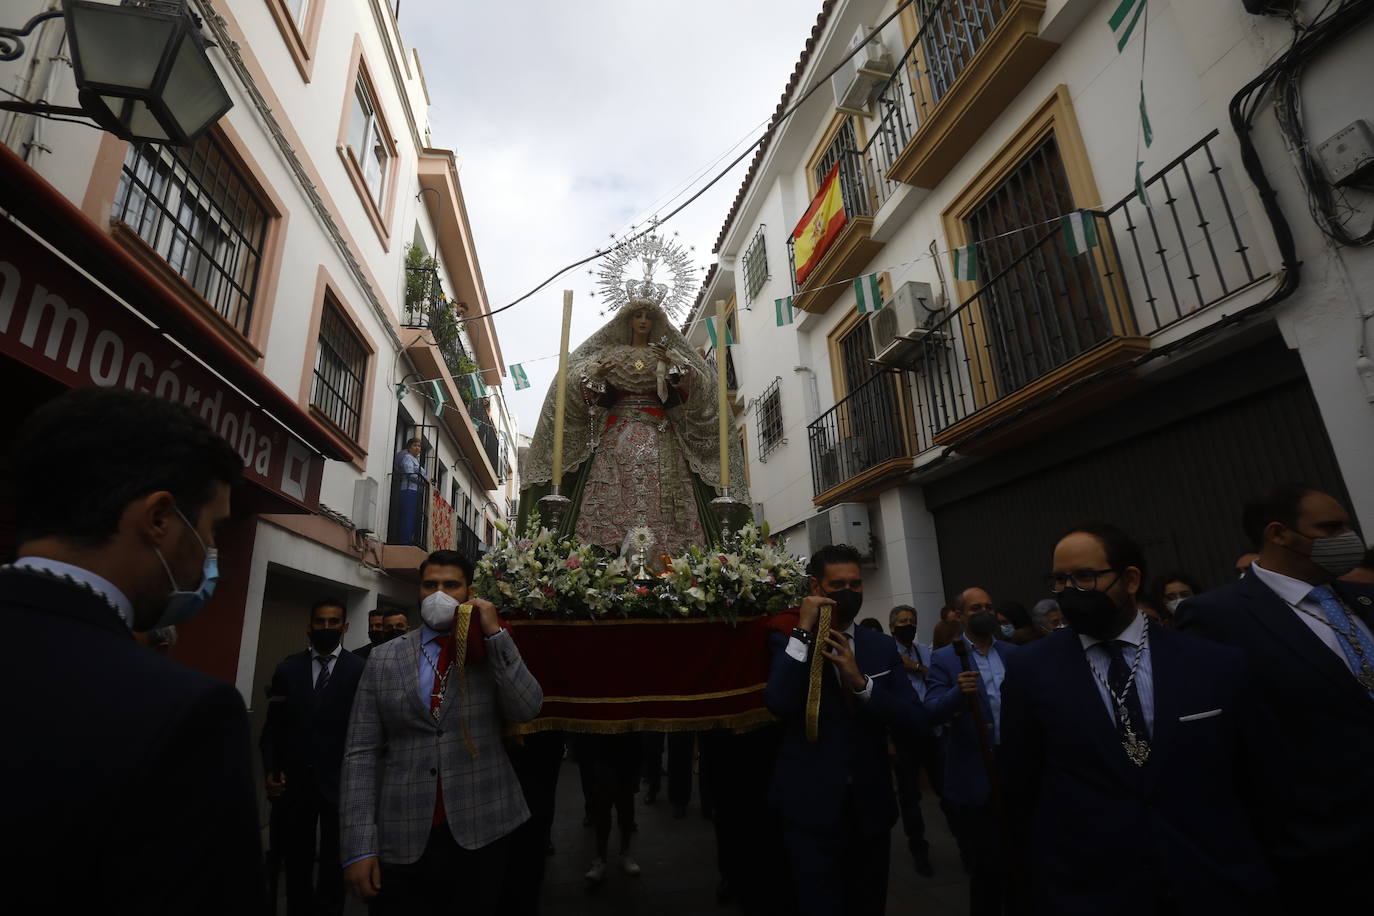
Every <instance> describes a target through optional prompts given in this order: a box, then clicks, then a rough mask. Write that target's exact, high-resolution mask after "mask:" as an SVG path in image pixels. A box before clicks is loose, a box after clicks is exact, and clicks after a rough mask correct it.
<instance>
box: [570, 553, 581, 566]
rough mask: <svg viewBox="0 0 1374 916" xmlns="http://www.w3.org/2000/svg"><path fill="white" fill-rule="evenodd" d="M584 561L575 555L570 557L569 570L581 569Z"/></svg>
mask: <svg viewBox="0 0 1374 916" xmlns="http://www.w3.org/2000/svg"><path fill="white" fill-rule="evenodd" d="M581 568H582V560H581V559H580V558H579V557H577V556H576V555H575V554H574V555H572V556H569V557H568V569H581Z"/></svg>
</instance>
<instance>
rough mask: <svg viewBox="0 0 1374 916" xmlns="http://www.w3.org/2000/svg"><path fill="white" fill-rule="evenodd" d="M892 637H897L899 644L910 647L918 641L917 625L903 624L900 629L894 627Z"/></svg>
mask: <svg viewBox="0 0 1374 916" xmlns="http://www.w3.org/2000/svg"><path fill="white" fill-rule="evenodd" d="M892 635H893V636H894V637H896V639H897V642H899V643H901V644H902V645H904V646H905V645H910V644H911V642H912V641H914V640H915V639H916V624H914V623H906V624H902V625H901V626H900V627H893V628H892Z"/></svg>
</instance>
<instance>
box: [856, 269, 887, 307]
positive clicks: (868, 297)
mask: <svg viewBox="0 0 1374 916" xmlns="http://www.w3.org/2000/svg"><path fill="white" fill-rule="evenodd" d="M854 304H855V305H856V306H857V307H858V309H859V314H860V315H862V314H863V313H864V312H876V311H878V309H880V308H882V307H883V294H882V292H881V291H880V290H879V289H878V275H877V274H869V275H868V276H866V277H859V278H857V279H856V280H855V281H854Z"/></svg>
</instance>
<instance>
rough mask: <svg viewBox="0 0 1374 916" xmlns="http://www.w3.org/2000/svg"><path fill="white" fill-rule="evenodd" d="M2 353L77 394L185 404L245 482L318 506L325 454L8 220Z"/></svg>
mask: <svg viewBox="0 0 1374 916" xmlns="http://www.w3.org/2000/svg"><path fill="white" fill-rule="evenodd" d="M188 349H189V348H188ZM0 353H3V354H4V355H5V356H8V357H11V358H12V359H15V360H17V361H19V362H21V363H23V364H24V365H26V366H29V367H30V368H32V369H36V370H37V371H39V372H41V373H43V374H44V375H46V376H48V377H49V378H52V379H54V380H56V381H58V382H60V383H62V384H64V385H67V386H68V387H71V388H83V387H90V386H99V387H104V388H112V387H123V388H128V389H131V390H136V391H144V392H147V393H150V394H154V395H156V396H157V397H160V398H165V399H167V400H169V401H176V402H178V403H181V404H185V405H186V406H187V407H189V408H190V409H191V410H193V411H195V412H196V413H198V414H199V415H200V416H201V418H202V419H204V420H205V421H206V422H207V423H209V424H210V425H211V426H212V427H214V428H215V429H216V430H217V431H218V432H219V434H220V435H221V436H223V437H224V438H225V440H227V441H228V442H229V443H230V444H231V445H233V446H234V448H235V449H236V450H237V451H238V453H239V454H240V455H241V456H243V473H244V477H246V478H247V479H249V480H251V481H253V482H254V483H256V484H258V485H259V486H261V487H263V488H265V489H267V490H269V491H270V492H272V493H275V494H277V495H279V496H281V497H283V498H284V499H286V500H288V501H290V502H292V503H295V504H296V505H298V506H300V507H302V508H304V509H307V510H310V509H313V508H314V507H315V506H316V505H317V504H318V502H319V496H320V480H321V478H322V476H323V474H324V458H323V457H322V456H320V455H319V454H318V453H317V452H315V450H314V449H312V448H310V447H309V446H308V445H306V444H305V443H304V442H302V441H301V440H300V439H298V438H297V437H296V436H294V435H292V434H291V433H290V432H288V431H287V430H286V428H284V427H283V426H282V425H281V424H280V423H279V422H277V420H276V419H275V418H273V417H272V416H271V415H269V414H267V413H266V412H264V411H263V410H262V409H261V408H260V407H258V406H257V405H256V404H254V403H253V402H252V401H250V400H248V399H247V398H246V397H244V396H243V395H242V394H241V393H239V391H238V389H236V388H235V387H233V386H232V385H230V384H228V383H227V382H225V381H224V380H223V379H221V378H220V377H219V376H218V375H216V374H215V373H213V372H211V371H209V370H208V369H206V368H205V366H204V365H202V364H201V363H200V361H199V360H197V359H196V358H195V357H192V356H191V355H190V354H189V353H187V352H186V351H185V350H183V349H181V347H180V346H178V344H176V343H173V342H172V341H171V340H169V339H168V338H167V337H166V336H164V335H163V333H162V332H161V331H159V330H158V329H157V328H155V327H153V326H151V325H149V324H148V323H147V321H146V320H144V319H143V318H142V317H141V316H139V315H137V314H135V313H134V312H131V311H130V310H129V309H127V308H125V307H124V305H123V304H122V303H120V302H118V301H116V300H114V299H112V298H111V297H110V296H109V295H108V294H106V293H105V292H104V291H102V290H101V289H100V288H99V287H97V286H96V285H95V284H94V283H92V282H91V281H90V280H88V279H87V278H86V277H85V276H83V275H82V274H81V273H80V272H79V271H78V270H76V269H74V268H73V267H72V266H71V265H69V264H68V263H67V262H66V261H64V260H62V259H61V258H60V257H58V256H57V255H56V254H54V253H53V252H52V251H50V250H49V249H48V248H46V247H45V246H43V245H42V244H40V243H39V242H38V241H36V240H35V239H34V238H33V237H32V236H30V235H29V234H28V233H27V232H25V231H24V230H23V229H21V228H19V227H18V226H16V225H15V224H14V223H13V222H11V221H10V220H8V219H3V218H0Z"/></svg>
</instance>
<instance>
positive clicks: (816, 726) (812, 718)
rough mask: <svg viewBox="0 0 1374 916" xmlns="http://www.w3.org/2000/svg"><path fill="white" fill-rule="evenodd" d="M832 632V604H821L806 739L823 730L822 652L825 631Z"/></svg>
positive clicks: (813, 645)
mask: <svg viewBox="0 0 1374 916" xmlns="http://www.w3.org/2000/svg"><path fill="white" fill-rule="evenodd" d="M829 632H830V605H828V604H826V605H822V606H821V616H820V619H819V620H817V621H816V630H815V632H814V633H813V634H812V637H811V672H810V678H809V680H808V682H807V685H806V740H807V741H815V740H816V739H817V738H818V737H819V736H820V730H821V675H822V672H823V670H824V668H825V655H824V653H822V652H821V639H822V635H821V634H823V633H829Z"/></svg>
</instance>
